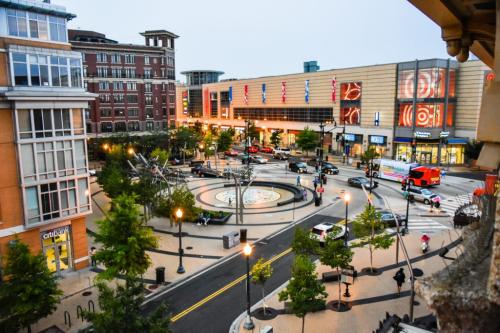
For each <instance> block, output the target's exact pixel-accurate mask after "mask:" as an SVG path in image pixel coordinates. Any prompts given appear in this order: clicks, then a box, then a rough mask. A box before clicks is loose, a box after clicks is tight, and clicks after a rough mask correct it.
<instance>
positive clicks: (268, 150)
mask: <svg viewBox="0 0 500 333" xmlns="http://www.w3.org/2000/svg"><path fill="white" fill-rule="evenodd" d="M260 151H261V152H262V153H266V154H272V153H273V148H271V147H262V148H260Z"/></svg>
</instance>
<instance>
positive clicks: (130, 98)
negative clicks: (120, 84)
mask: <svg viewBox="0 0 500 333" xmlns="http://www.w3.org/2000/svg"><path fill="white" fill-rule="evenodd" d="M127 103H137V95H127Z"/></svg>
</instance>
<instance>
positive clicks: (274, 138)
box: [269, 129, 283, 147]
mask: <svg viewBox="0 0 500 333" xmlns="http://www.w3.org/2000/svg"><path fill="white" fill-rule="evenodd" d="M282 134H283V130H281V129H279V130H275V131H273V133H272V134H271V138H270V139H269V141H270V142H271V144H272V145H273V146H275V147H278V146H279V145H280V143H281V135H282Z"/></svg>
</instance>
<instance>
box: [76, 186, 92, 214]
mask: <svg viewBox="0 0 500 333" xmlns="http://www.w3.org/2000/svg"><path fill="white" fill-rule="evenodd" d="M78 201H79V203H80V207H79V208H80V211H81V212H86V211H88V210H90V192H89V184H88V181H87V178H80V179H78Z"/></svg>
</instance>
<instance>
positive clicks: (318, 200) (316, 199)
mask: <svg viewBox="0 0 500 333" xmlns="http://www.w3.org/2000/svg"><path fill="white" fill-rule="evenodd" d="M314 205H315V206H316V207H318V206H319V205H321V198H320V197H318V196H317V197H316V198H314Z"/></svg>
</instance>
